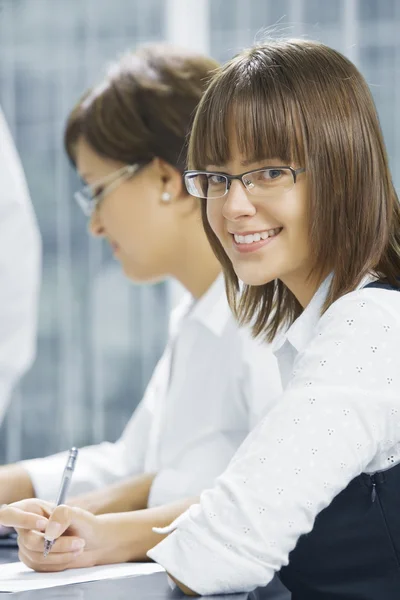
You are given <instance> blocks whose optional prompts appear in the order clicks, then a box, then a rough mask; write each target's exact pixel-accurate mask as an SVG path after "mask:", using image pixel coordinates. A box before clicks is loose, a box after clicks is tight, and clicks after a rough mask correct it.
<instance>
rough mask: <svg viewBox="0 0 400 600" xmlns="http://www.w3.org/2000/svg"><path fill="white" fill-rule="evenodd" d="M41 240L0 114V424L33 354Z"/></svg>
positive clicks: (26, 190)
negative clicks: (12, 393) (15, 387)
mask: <svg viewBox="0 0 400 600" xmlns="http://www.w3.org/2000/svg"><path fill="white" fill-rule="evenodd" d="M40 280H41V240H40V234H39V230H38V227H37V223H36V219H35V215H34V213H33V209H32V204H31V200H30V196H29V191H28V187H27V185H26V180H25V176H24V173H23V170H22V166H21V163H20V160H19V157H18V154H17V151H16V149H15V146H14V143H13V140H12V138H11V135H10V132H9V129H8V126H7V123H6V121H5V119H4V116H3V113H2V112H1V109H0V424H1V422H2V420H3V417H4V414H5V412H6V409H7V406H8V403H9V400H10V397H11V392H12V389H13V387H14V386H15V384H16V383H17V381H18V379H19V378H20V377H21V376H22V375H23V374H24V373H25V372H26V371H27V369H28V368H29V367H30V366H31V364H32V361H33V358H34V355H35V350H36V332H37V305H38V296H39V289H40Z"/></svg>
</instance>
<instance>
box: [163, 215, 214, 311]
mask: <svg viewBox="0 0 400 600" xmlns="http://www.w3.org/2000/svg"><path fill="white" fill-rule="evenodd" d="M188 221H189V219H188ZM220 273H221V265H220V264H219V262H218V261H217V259H216V258H215V256H214V253H213V251H212V250H211V247H210V244H209V243H208V240H207V236H206V234H205V233H204V230H203V226H202V224H201V220H200V218H199V215H198V214H197V215H196V217H195V221H194V222H193V223H192V224H189V223H187V224H186V225H185V236H184V237H183V239H182V240H181V244H180V247H179V251H178V252H177V259H176V261H175V265H174V268H173V269H172V270H171V275H172V277H174V278H175V279H177V280H178V281H179V283H181V284H182V285H183V286H184V287H185V288H186V289H187V290H188V291H189V292H190V293H191V294H192V296H193V297H194V298H196V299H198V298H200V297H201V296H203V294H205V293H206V292H207V290H208V289H209V288H210V287H211V285H212V284H213V283H214V281H215V280H216V279H217V277H218V275H219V274H220Z"/></svg>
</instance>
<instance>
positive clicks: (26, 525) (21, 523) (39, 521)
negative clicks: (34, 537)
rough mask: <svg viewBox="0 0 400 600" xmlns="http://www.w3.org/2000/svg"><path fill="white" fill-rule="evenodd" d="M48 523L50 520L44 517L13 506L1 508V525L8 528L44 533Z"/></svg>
mask: <svg viewBox="0 0 400 600" xmlns="http://www.w3.org/2000/svg"><path fill="white" fill-rule="evenodd" d="M47 522H48V519H46V518H45V517H44V516H41V515H40V514H37V513H31V512H27V511H25V510H21V509H20V508H16V507H15V506H13V505H10V506H3V508H0V524H1V525H5V526H6V527H15V528H21V529H38V530H39V531H43V530H45V529H46V527H47Z"/></svg>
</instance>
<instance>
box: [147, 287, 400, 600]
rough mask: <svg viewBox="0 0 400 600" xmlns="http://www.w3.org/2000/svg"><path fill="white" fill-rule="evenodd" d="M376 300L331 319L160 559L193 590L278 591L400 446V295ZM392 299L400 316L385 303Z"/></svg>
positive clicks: (336, 309) (338, 311)
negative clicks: (329, 513) (296, 553)
mask: <svg viewBox="0 0 400 600" xmlns="http://www.w3.org/2000/svg"><path fill="white" fill-rule="evenodd" d="M371 292H372V291H369V292H367V291H365V292H363V293H364V296H363V297H362V299H363V302H360V296H359V295H358V294H357V293H352V294H349V295H348V296H345V297H344V298H342V299H340V300H339V301H337V302H336V303H334V304H333V305H332V306H331V308H330V309H329V310H328V311H327V313H325V315H324V316H323V317H322V318H321V319H320V321H319V324H318V326H317V330H316V332H315V333H314V335H313V338H312V340H311V341H310V342H309V343H308V345H307V346H306V348H305V349H304V350H303V351H302V352H301V353H300V354H299V355H298V357H297V360H296V362H295V370H296V374H295V375H294V376H293V379H292V381H291V382H290V384H289V385H288V387H287V388H286V390H285V392H284V393H283V395H282V397H281V399H280V401H279V403H278V404H277V405H276V406H275V407H274V408H273V409H272V410H271V411H270V412H269V413H268V414H267V415H266V417H265V418H264V419H263V421H262V422H261V423H260V425H259V426H258V427H257V428H256V429H255V430H254V431H253V432H252V434H251V439H250V440H249V439H248V440H246V446H245V450H244V452H243V451H241V450H240V449H239V452H238V455H237V456H236V457H235V460H234V461H232V462H231V464H230V466H229V468H228V469H227V471H226V472H225V473H224V474H223V475H222V476H221V477H220V478H219V480H218V482H217V485H216V486H215V488H214V489H213V490H209V491H206V492H204V493H203V494H202V496H201V500H200V504H197V505H194V506H192V507H191V508H190V509H189V511H187V512H186V513H185V514H184V515H183V516H181V517H180V519H179V520H178V521H177V522H175V524H172V525H171V530H173V528H174V527H177V529H176V530H175V531H173V533H172V534H171V535H169V536H168V537H167V538H166V539H165V540H163V541H162V542H161V543H160V544H158V545H157V546H156V547H155V548H154V549H153V550H151V551H150V552H149V553H148V555H149V557H150V558H152V559H153V560H155V561H157V562H159V563H160V564H161V565H162V566H163V567H165V569H166V570H167V572H169V573H171V575H172V576H173V577H175V578H176V579H177V580H178V581H180V582H182V583H183V584H184V585H186V586H188V587H189V588H190V589H192V590H194V591H196V592H197V593H200V594H219V593H229V592H238V591H250V590H252V589H254V588H256V587H258V586H265V585H266V584H268V583H269V581H270V580H271V579H272V577H273V574H274V572H276V571H278V570H279V569H280V568H281V567H282V566H283V565H286V564H287V563H288V556H289V553H290V552H291V550H292V549H293V548H294V547H295V545H296V543H297V540H298V539H299V537H300V536H301V535H302V534H306V533H307V532H309V531H311V529H312V527H313V524H314V520H315V518H316V516H317V514H318V513H319V512H320V511H321V510H323V509H324V508H325V507H326V506H328V505H329V504H330V502H331V501H332V500H333V498H334V497H335V496H336V495H337V494H338V493H340V492H341V491H342V490H343V489H344V488H345V487H346V486H347V485H348V483H349V482H350V481H351V480H352V479H353V478H354V477H356V476H358V475H359V474H360V473H361V472H363V471H364V470H367V469H368V465H369V464H370V463H371V462H372V461H373V459H374V458H376V456H377V455H379V453H380V452H389V449H390V448H392V447H393V445H394V444H395V443H396V441H399V440H400V410H399V408H398V404H399V401H398V394H399V388H400V353H399V351H398V340H399V338H400V325H399V318H400V317H399V315H400V293H398V292H384V291H380V290H375V292H377V294H381V295H380V296H378V295H377V294H376V293H375V294H373V293H371ZM385 293H386V294H396V295H397V300H396V302H397V306H396V310H393V309H392V307H391V306H390V305H389V304H386V305H383V306H381V305H380V303H379V302H378V300H377V299H378V298H379V300H380V299H381V298H383V296H382V294H385ZM392 298H393V296H392ZM393 304H394V303H393ZM392 306H393V305H392Z"/></svg>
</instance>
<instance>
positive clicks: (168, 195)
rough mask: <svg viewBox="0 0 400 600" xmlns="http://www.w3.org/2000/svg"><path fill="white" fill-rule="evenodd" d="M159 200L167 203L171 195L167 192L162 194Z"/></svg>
mask: <svg viewBox="0 0 400 600" xmlns="http://www.w3.org/2000/svg"><path fill="white" fill-rule="evenodd" d="M161 200H162V201H163V202H169V201H170V200H171V194H170V193H169V192H163V193H162V194H161Z"/></svg>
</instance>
